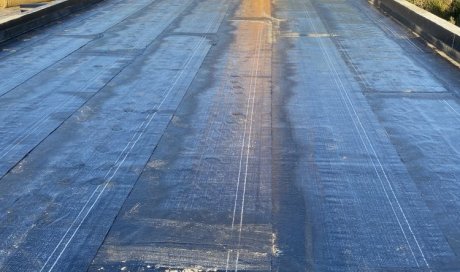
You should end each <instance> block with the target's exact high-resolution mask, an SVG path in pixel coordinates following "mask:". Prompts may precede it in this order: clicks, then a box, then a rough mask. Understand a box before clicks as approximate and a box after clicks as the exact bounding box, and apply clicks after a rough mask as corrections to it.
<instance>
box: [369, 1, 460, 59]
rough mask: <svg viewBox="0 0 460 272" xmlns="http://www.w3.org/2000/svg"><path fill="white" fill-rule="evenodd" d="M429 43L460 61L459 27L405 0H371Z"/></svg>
mask: <svg viewBox="0 0 460 272" xmlns="http://www.w3.org/2000/svg"><path fill="white" fill-rule="evenodd" d="M370 2H371V3H372V4H373V5H375V6H376V7H378V8H380V9H381V10H383V11H384V12H387V13H388V14H389V15H391V16H393V17H394V18H395V19H397V20H398V21H400V22H401V23H403V24H404V25H406V26H407V27H409V28H410V29H412V30H413V31H414V32H415V33H417V34H419V35H420V36H421V37H423V38H424V39H425V40H427V41H428V42H429V43H431V44H433V45H434V46H436V47H437V48H438V49H439V50H441V51H443V52H445V53H446V54H447V55H449V56H450V57H452V58H453V59H455V60H456V61H460V28H459V27H457V26H455V25H453V24H451V23H450V22H447V21H445V20H443V19H442V18H439V17H437V16H436V15H434V14H432V13H430V12H428V11H426V10H424V9H421V8H419V7H417V6H415V5H413V4H411V3H409V2H407V1H405V0H371V1H370Z"/></svg>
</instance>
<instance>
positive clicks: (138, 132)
mask: <svg viewBox="0 0 460 272" xmlns="http://www.w3.org/2000/svg"><path fill="white" fill-rule="evenodd" d="M204 40H206V38H205V37H202V38H201V39H200V40H199V42H198V43H197V45H196V46H195V47H194V48H193V54H192V55H191V56H190V57H189V59H188V60H187V61H186V63H185V65H184V67H183V69H182V70H181V72H180V73H179V74H178V75H177V76H176V78H175V80H174V82H173V84H172V85H171V87H170V88H169V89H168V91H167V92H166V94H165V96H164V98H163V100H162V101H161V102H160V104H159V105H158V106H157V110H159V109H160V107H161V106H162V105H163V103H164V102H165V101H166V99H167V98H168V96H169V94H170V93H171V91H172V90H173V89H174V87H175V86H176V84H177V83H178V81H179V79H180V78H181V77H182V74H183V73H184V71H185V70H186V69H187V68H188V66H189V64H190V62H191V60H192V59H193V58H194V56H195V55H196V53H197V52H198V49H199V48H200V47H201V45H202V43H203V41H204ZM156 113H157V111H155V112H154V113H149V115H147V117H146V119H145V120H144V121H143V122H142V124H141V125H140V126H139V127H138V129H136V133H135V134H134V135H133V137H132V138H131V140H130V141H129V142H128V144H127V145H126V146H125V148H124V149H123V150H122V152H121V153H120V155H119V157H118V159H117V160H116V162H115V164H114V166H112V168H110V169H109V171H108V172H107V173H106V175H105V176H104V178H107V176H109V175H110V173H111V172H112V170H113V174H112V175H111V176H110V178H109V179H108V180H107V181H106V182H105V185H104V186H103V187H102V185H98V186H97V187H96V189H95V190H94V191H93V193H92V194H91V196H90V198H89V199H88V200H87V201H86V203H85V205H84V206H83V208H82V209H81V210H80V212H79V214H78V215H77V217H76V218H75V220H74V221H73V222H72V224H71V226H70V227H69V228H68V229H67V231H66V232H65V234H64V236H63V237H62V238H61V240H60V241H59V243H58V245H57V246H56V247H55V248H54V250H53V252H52V253H51V255H50V256H49V257H48V259H47V260H46V262H45V264H44V265H43V266H42V268H41V269H40V271H43V270H44V268H45V267H46V266H47V265H48V263H49V261H50V260H51V258H52V257H53V256H54V254H55V252H56V251H57V249H58V248H59V247H60V246H61V244H62V242H63V241H64V239H65V237H66V236H67V234H68V233H69V232H70V230H71V229H72V227H73V226H74V225H75V224H76V223H77V220H78V218H79V217H80V216H81V214H82V213H83V211H84V210H85V209H86V207H87V206H88V204H89V203H90V202H91V200H92V198H93V197H94V195H95V194H96V192H97V191H98V190H99V189H100V188H101V187H102V189H101V190H100V192H99V194H98V195H97V197H96V199H95V200H94V201H93V204H92V205H91V206H90V208H89V209H88V211H87V212H86V214H85V216H84V217H83V219H82V220H81V222H80V223H79V224H78V226H77V228H76V229H75V231H74V232H73V233H72V235H71V237H70V238H69V240H68V241H67V242H66V244H65V245H64V248H63V249H62V250H61V252H60V254H59V255H58V257H57V258H56V260H55V261H54V263H53V265H52V266H51V268H50V269H49V270H48V271H52V270H53V268H54V267H55V265H56V264H57V262H58V261H59V259H60V258H61V256H62V254H63V253H64V251H65V250H66V248H67V246H68V245H69V243H70V242H71V241H72V239H73V237H74V236H75V234H76V233H77V232H78V230H79V228H80V227H81V225H82V224H83V222H84V221H85V219H86V217H87V216H88V215H89V214H90V212H91V211H92V209H93V208H94V206H95V205H96V203H97V202H98V200H99V199H100V197H101V195H102V194H103V193H104V191H105V190H106V188H107V186H108V185H109V183H110V182H111V180H112V178H113V177H114V176H115V174H116V173H117V172H118V170H119V169H120V167H121V166H122V165H123V163H124V161H125V160H126V158H127V157H128V155H129V154H130V152H131V151H132V149H133V148H134V147H135V145H136V144H137V142H138V141H139V139H140V138H141V136H142V135H143V134H144V132H145V130H146V128H147V127H148V126H149V125H150V123H151V122H152V120H153V118H154V117H155V116H156ZM136 136H137V138H136ZM135 138H136V139H135ZM130 146H131V147H130ZM129 147H130V148H129ZM128 148H129V150H128V151H127V152H126V154H125V155H124V157H123V159H122V160H121V161H120V159H121V158H122V156H123V154H124V153H125V151H126V150H127V149H128Z"/></svg>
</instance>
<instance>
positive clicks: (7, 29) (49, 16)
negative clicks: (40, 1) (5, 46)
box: [0, 0, 103, 43]
mask: <svg viewBox="0 0 460 272" xmlns="http://www.w3.org/2000/svg"><path fill="white" fill-rule="evenodd" d="M101 1H103V0H60V1H59V0H58V1H55V2H53V3H49V4H46V5H44V6H42V7H38V8H35V9H33V10H32V11H28V12H25V13H24V14H22V15H20V16H18V17H17V18H14V19H10V20H8V21H5V22H0V43H2V42H5V41H7V40H9V39H12V38H14V37H17V36H19V35H21V34H24V33H26V32H28V31H31V30H33V29H35V28H38V27H41V26H43V25H45V24H48V23H50V22H52V21H55V20H57V19H60V18H62V17H64V16H67V15H69V14H71V13H72V12H75V11H78V10H80V9H82V8H85V7H86V6H89V5H91V4H94V3H97V2H101Z"/></svg>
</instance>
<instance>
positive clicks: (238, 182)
mask: <svg viewBox="0 0 460 272" xmlns="http://www.w3.org/2000/svg"><path fill="white" fill-rule="evenodd" d="M262 32H263V30H260V29H259V30H258V33H257V37H258V43H257V45H256V47H255V48H254V53H256V55H257V57H256V58H254V59H253V63H252V69H251V70H252V71H251V80H250V83H249V95H248V99H247V106H246V120H245V125H244V130H243V137H242V143H241V151H240V159H239V167H238V179H237V183H236V191H235V202H234V205H233V215H232V225H231V232H232V233H233V231H234V228H235V219H236V209H237V203H238V194H239V190H240V189H239V187H240V183H241V173H242V169H243V157H244V148H245V147H246V135H247V129H248V123H249V122H250V123H251V127H252V120H251V121H249V119H248V117H249V113H250V108H251V92H252V90H253V85H254V81H257V79H256V76H255V75H256V69H257V66H258V58H259V57H258V55H260V44H261V36H262ZM254 101H255V99H253V104H254ZM253 104H252V107H254V106H253ZM249 146H250V142H249V143H248V147H249ZM247 156H249V154H247ZM231 251H232V250H231V249H229V250H228V252H227V262H226V266H225V271H226V272H228V268H229V262H230V253H231Z"/></svg>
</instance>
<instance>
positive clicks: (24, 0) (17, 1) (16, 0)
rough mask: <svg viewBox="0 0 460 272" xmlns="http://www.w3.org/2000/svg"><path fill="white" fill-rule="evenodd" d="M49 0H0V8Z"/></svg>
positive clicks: (47, 0)
mask: <svg viewBox="0 0 460 272" xmlns="http://www.w3.org/2000/svg"><path fill="white" fill-rule="evenodd" d="M49 1H51V0H0V8H10V7H16V6H19V5H23V4H33V3H40V2H49Z"/></svg>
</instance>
